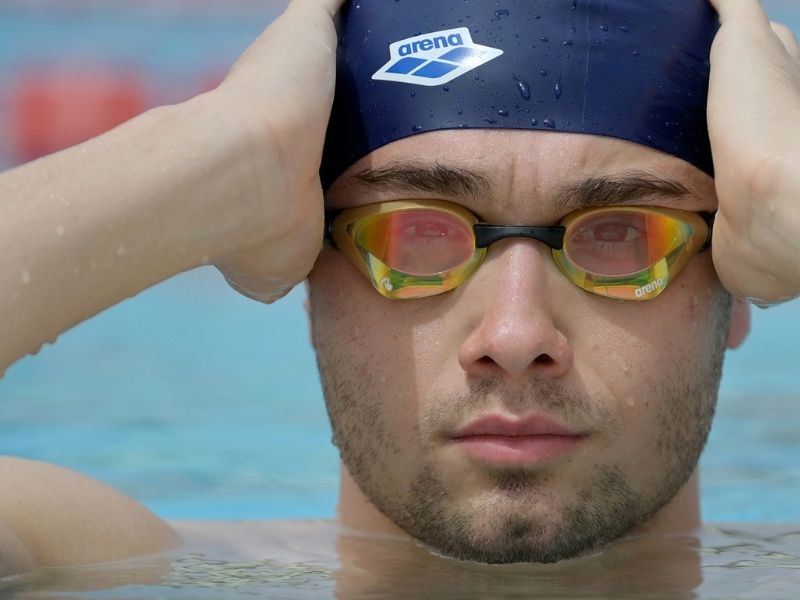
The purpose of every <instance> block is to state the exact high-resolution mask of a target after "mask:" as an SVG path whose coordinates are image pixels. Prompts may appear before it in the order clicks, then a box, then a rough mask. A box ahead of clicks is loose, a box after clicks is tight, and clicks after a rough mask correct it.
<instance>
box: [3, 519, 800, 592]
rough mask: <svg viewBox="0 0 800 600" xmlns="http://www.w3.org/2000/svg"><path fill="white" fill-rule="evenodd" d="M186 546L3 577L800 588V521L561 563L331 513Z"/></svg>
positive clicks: (183, 588) (453, 587) (51, 586)
mask: <svg viewBox="0 0 800 600" xmlns="http://www.w3.org/2000/svg"><path fill="white" fill-rule="evenodd" d="M182 530H183V535H184V536H185V538H186V540H187V546H186V547H184V548H182V549H181V550H180V551H178V552H174V553H171V554H165V555H162V556H158V557H149V558H144V559H138V560H131V561H126V562H121V563H116V564H111V565H95V566H87V567H80V568H70V569H47V570H44V571H41V572H39V573H36V574H34V575H28V576H25V577H21V578H10V579H7V580H6V581H5V582H3V581H2V580H0V595H2V597H3V598H8V599H9V600H12V599H13V600H33V599H40V598H41V599H43V600H45V599H54V598H60V599H64V600H68V599H72V598H82V599H93V598H97V599H101V598H102V599H105V598H115V599H130V600H133V599H138V598H159V599H165V600H166V599H173V598H174V599H182V598H187V599H188V598H191V599H198V600H199V599H204V598H252V597H260V598H269V599H271V600H277V599H290V598H310V599H314V600H325V599H328V598H336V599H348V600H361V599H364V600H366V599H369V600H379V599H384V598H385V599H389V598H391V599H395V598H411V599H415V598H418V599H420V600H422V599H425V600H429V599H432V598H435V599H437V600H439V599H442V600H447V599H450V598H453V599H463V600H468V599H472V598H475V599H486V598H549V599H560V598H563V599H569V600H574V599H578V598H594V599H600V598H603V599H608V600H618V599H625V598H630V599H637V600H645V599H648V598H653V599H656V598H657V599H660V600H663V599H670V598H675V599H678V598H681V599H683V598H715V599H717V598H718V599H728V598H752V599H758V600H787V599H789V598H796V597H797V590H798V589H800V587H799V586H800V527H797V528H793V529H792V528H785V527H782V526H776V525H773V526H757V527H756V526H753V525H741V524H736V525H725V526H723V525H717V526H706V527H704V528H703V529H702V530H700V531H697V532H695V533H694V534H691V535H671V536H649V537H648V536H642V537H638V538H630V539H626V540H623V541H620V542H618V543H616V544H614V545H613V546H611V547H609V548H607V549H606V550H605V551H604V552H603V553H602V554H597V555H593V556H588V557H585V558H581V559H576V560H573V561H565V562H561V563H558V564H555V565H526V564H517V565H482V564H477V563H468V562H460V561H456V560H452V559H449V558H444V557H441V556H437V555H434V554H432V553H430V552H429V551H428V550H427V549H425V548H424V547H422V546H420V545H419V544H416V543H414V542H411V541H408V540H404V539H393V538H389V537H387V538H378V537H365V536H360V535H356V534H354V533H353V532H348V531H344V530H342V529H341V528H339V527H338V526H337V525H336V524H335V523H333V522H329V521H302V522H290V521H284V522H275V523H269V522H259V523H183V524H182Z"/></svg>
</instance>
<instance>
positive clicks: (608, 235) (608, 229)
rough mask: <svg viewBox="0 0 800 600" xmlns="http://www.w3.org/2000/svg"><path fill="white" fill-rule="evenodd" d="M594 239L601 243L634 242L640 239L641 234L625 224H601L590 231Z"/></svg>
mask: <svg viewBox="0 0 800 600" xmlns="http://www.w3.org/2000/svg"><path fill="white" fill-rule="evenodd" d="M592 233H593V234H594V239H596V240H598V241H602V242H634V241H636V240H638V239H640V238H641V237H642V234H641V232H640V231H639V230H638V229H637V228H635V227H631V226H630V225H628V224H627V223H602V224H599V225H597V226H595V227H594V228H593V230H592Z"/></svg>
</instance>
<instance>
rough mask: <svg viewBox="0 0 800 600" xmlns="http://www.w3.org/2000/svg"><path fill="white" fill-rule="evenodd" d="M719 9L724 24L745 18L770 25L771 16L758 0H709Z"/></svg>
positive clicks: (758, 23) (755, 22) (752, 21)
mask: <svg viewBox="0 0 800 600" xmlns="http://www.w3.org/2000/svg"><path fill="white" fill-rule="evenodd" d="M709 1H710V2H711V5H712V6H713V7H714V8H715V9H717V12H718V13H719V18H720V21H722V24H723V25H724V24H725V23H728V22H731V21H737V20H740V19H742V20H745V21H749V22H750V23H752V24H756V25H763V26H766V27H768V26H769V17H767V13H765V12H764V9H763V8H762V6H761V3H760V2H759V1H758V0H709Z"/></svg>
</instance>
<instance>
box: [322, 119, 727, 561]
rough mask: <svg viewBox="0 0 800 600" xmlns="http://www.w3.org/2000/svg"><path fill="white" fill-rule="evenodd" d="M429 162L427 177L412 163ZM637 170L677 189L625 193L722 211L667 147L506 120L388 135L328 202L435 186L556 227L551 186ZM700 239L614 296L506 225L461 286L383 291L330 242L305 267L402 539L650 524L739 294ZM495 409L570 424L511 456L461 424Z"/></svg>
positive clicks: (542, 551)
mask: <svg viewBox="0 0 800 600" xmlns="http://www.w3.org/2000/svg"><path fill="white" fill-rule="evenodd" d="M434 165H438V167H439V171H438V172H439V173H440V175H441V176H440V177H439V178H438V181H432V180H431V178H430V177H427V178H426V177H424V176H422V175H419V176H417V175H415V168H417V167H420V166H421V167H428V171H430V169H429V168H430V167H431V166H434ZM387 169H389V170H390V171H387ZM366 170H369V171H371V174H370V173H366ZM424 170H425V169H423V170H422V171H424ZM451 171H452V172H455V171H457V172H459V173H461V174H462V175H463V174H464V172H469V173H472V174H473V175H475V176H476V181H480V182H481V185H482V186H483V188H482V189H481V191H480V194H472V193H470V192H471V191H475V190H471V189H470V187H471V186H470V185H466V186H465V185H462V184H463V181H462V182H461V183H462V184H459V183H458V181H454V180H453V178H452V177H449V176H444V175H442V173H450V172H451ZM357 173H361V174H362V175H361V176H359V177H356V176H355V175H356V174H357ZM376 173H377V175H376ZM632 175H634V176H635V177H636V178H639V179H642V178H643V176H645V177H644V178H660V179H664V180H670V181H673V182H676V183H678V184H680V186H683V187H685V188H686V189H687V190H688V191H689V193H688V194H682V193H675V194H671V193H667V192H661V193H647V194H644V195H643V196H642V198H641V199H640V200H637V201H636V204H640V205H650V206H667V207H673V208H680V209H684V210H688V211H713V210H714V209H715V206H716V200H715V196H714V189H713V182H712V181H711V179H710V178H708V177H707V176H705V175H703V174H701V173H700V172H699V171H697V170H696V169H694V168H693V167H691V166H689V165H687V164H685V163H683V162H682V161H679V160H677V159H675V158H672V157H670V156H667V155H664V154H661V153H658V152H656V151H653V150H649V149H647V148H643V147H639V146H637V145H634V144H631V143H628V142H623V141H619V140H614V139H607V138H600V137H591V136H582V135H575V134H559V133H552V132H518V131H446V132H436V133H430V134H425V135H420V136H415V137H412V138H408V139H405V140H402V141H399V142H395V143H393V144H391V145H389V146H386V147H384V148H381V149H379V150H377V151H375V152H374V153H373V154H371V155H370V156H368V157H367V158H365V159H364V160H362V161H360V162H359V163H358V164H356V165H355V166H354V167H353V168H351V169H350V170H349V171H348V173H346V174H345V176H344V177H342V178H341V179H340V180H339V181H338V182H337V184H336V185H335V186H333V188H332V189H331V190H330V193H329V195H328V198H327V205H328V208H347V207H353V206H360V205H364V204H370V203H374V202H381V201H388V200H399V199H408V198H440V199H444V200H448V201H450V202H455V203H458V204H461V205H463V206H465V207H466V208H468V209H470V210H471V211H473V212H474V213H476V214H477V215H479V216H480V217H481V219H482V220H484V221H486V222H489V223H496V224H504V225H514V224H525V225H548V224H555V223H557V222H558V221H559V220H561V218H562V217H563V216H564V214H565V212H564V211H565V210H569V208H568V207H566V206H565V205H564V203H563V201H561V202H559V201H557V200H556V199H557V198H562V197H563V191H564V190H565V189H567V188H575V187H576V186H577V187H579V188H580V187H582V188H583V189H584V190H585V188H586V187H587V186H586V185H585V182H586V181H587V180H590V179H591V180H592V184H591V185H600V184H597V182H598V181H599V179H598V178H602V177H605V178H608V179H610V180H624V179H626V178H630V177H631V176H632ZM434 179H435V178H434ZM457 179H458V178H456V180H457ZM680 186H678V188H679V187H680ZM473 187H474V186H473ZM478 187H481V186H478ZM605 187H606V188H608V185H606V186H605ZM666 187H669V186H666ZM415 188H417V189H415ZM420 188H421V189H420ZM442 188H445V189H442ZM676 189H677V188H676ZM600 191H603V190H601V189H600V188H598V193H599V192H600ZM605 191H608V189H606V190H605ZM629 193H633V192H630V191H629ZM621 200H622V199H621ZM710 254H711V253H710V252H703V253H701V254H699V255H697V256H696V257H694V258H693V259H692V260H691V261H690V263H689V264H688V266H687V267H686V268H685V269H684V270H683V271H682V272H681V273H680V275H679V276H678V277H677V279H675V280H674V281H673V282H672V283H671V284H670V286H669V288H668V289H667V290H666V291H665V292H664V293H662V294H661V295H660V296H659V297H657V298H656V299H655V300H651V301H649V302H623V301H617V300H611V299H607V298H603V297H600V296H596V295H592V294H589V293H587V292H585V291H583V290H581V289H579V288H577V287H575V286H574V285H573V284H572V283H570V282H569V281H568V280H567V279H566V278H565V277H564V276H563V275H562V274H561V273H560V272H559V271H558V269H557V268H556V266H555V264H554V263H553V260H552V258H551V254H550V250H549V249H548V248H547V247H546V246H545V245H543V244H541V243H539V242H536V241H533V240H529V239H509V240H504V241H501V242H498V243H496V244H494V245H493V246H492V247H491V248H490V250H489V253H488V256H487V259H486V260H485V262H484V263H483V265H482V266H481V267H480V268H479V269H478V271H477V272H476V273H475V274H474V275H473V276H472V278H471V279H469V280H468V281H467V282H466V283H464V284H463V285H462V286H461V287H459V288H458V289H456V290H454V291H452V292H448V293H446V294H442V295H439V296H433V297H429V298H425V299H417V300H387V299H385V298H383V297H382V296H380V295H379V294H378V293H377V292H376V291H375V290H374V289H373V288H372V286H371V284H370V283H369V282H368V281H367V279H366V278H365V277H364V276H363V275H362V274H361V273H359V272H358V271H357V269H356V268H355V267H354V266H353V265H352V264H351V263H350V262H349V261H348V260H347V259H346V258H345V256H344V255H343V254H342V253H341V252H339V251H337V250H335V249H332V248H326V249H325V250H324V251H323V253H322V255H321V256H320V258H319V261H318V263H317V266H316V268H315V270H314V271H313V273H312V274H311V276H310V305H311V319H312V334H313V340H314V345H315V347H316V350H317V356H318V361H319V366H320V371H321V374H322V381H323V386H324V390H325V398H326V402H327V405H328V411H329V413H330V417H331V421H332V426H333V430H334V435H335V442H336V444H337V445H338V447H339V449H340V451H341V455H342V459H343V461H344V463H345V465H346V466H347V468H348V470H349V472H350V474H351V475H352V476H353V478H354V480H355V481H356V482H357V483H358V485H359V487H360V488H361V490H362V491H363V492H364V494H365V495H366V496H367V497H368V498H369V499H370V501H371V502H372V503H373V504H374V505H375V506H376V507H377V508H378V509H379V510H380V511H382V512H383V513H384V514H385V515H386V516H387V517H389V518H390V519H391V520H392V521H394V522H395V523H396V524H398V525H399V526H400V527H402V528H403V529H405V530H406V531H407V532H408V533H409V534H411V535H412V536H414V537H415V538H417V539H419V540H421V541H423V542H425V543H427V544H428V545H430V546H432V547H433V548H434V549H436V550H438V551H440V552H442V553H444V554H447V555H451V556H455V557H458V558H463V559H468V560H476V561H481V562H519V561H534V562H551V561H556V560H560V559H564V558H570V557H574V556H578V555H580V554H583V553H586V552H587V551H590V550H591V549H593V548H596V547H599V546H602V545H603V544H605V543H607V542H609V541H612V540H614V539H616V538H618V537H619V536H620V535H622V534H623V533H625V532H626V531H628V530H629V529H631V528H632V527H634V526H636V525H638V524H640V523H643V522H644V521H646V520H647V519H648V518H650V517H651V516H652V515H653V514H655V513H656V512H657V511H658V509H660V508H661V507H662V506H664V505H665V504H666V503H667V502H669V500H670V499H672V497H673V496H674V495H675V494H676V492H677V491H678V490H679V489H680V488H681V486H683V484H684V483H685V482H686V481H687V479H688V478H689V476H690V475H691V474H692V472H693V471H694V468H695V466H696V463H697V459H698V457H699V454H700V452H701V450H702V448H703V445H704V443H705V440H706V436H707V434H708V431H709V428H710V425H711V420H712V416H713V412H714V406H715V399H716V393H717V387H718V383H719V377H720V369H721V364H722V358H723V354H724V346H725V340H726V335H727V331H728V325H729V320H730V306H731V303H730V299H729V296H728V295H727V294H726V293H725V292H724V291H723V290H722V288H721V286H720V285H719V282H718V280H717V279H716V276H715V274H714V270H713V266H712V262H711V256H710ZM487 416H494V417H497V418H499V419H501V420H504V421H506V422H516V421H520V420H526V419H527V420H529V421H530V422H533V423H547V422H548V420H550V421H555V422H556V423H558V424H559V425H560V426H561V427H563V428H566V430H567V431H568V432H569V433H570V434H573V435H571V436H568V438H567V443H566V444H565V445H564V446H563V447H557V444H551V445H552V446H553V448H554V450H553V452H544V453H541V454H540V455H537V456H536V458H535V459H530V460H525V459H523V460H518V459H513V458H512V460H508V461H504V460H501V459H499V458H498V457H497V456H496V455H494V454H492V453H491V452H490V453H489V454H488V455H487V454H486V453H481V452H478V453H476V452H473V451H470V450H469V448H468V446H469V444H464V443H461V442H462V441H463V439H462V438H459V435H460V432H463V430H464V428H465V427H466V426H469V425H471V424H474V423H475V422H476V420H478V419H481V418H483V417H487ZM541 439H544V438H541ZM541 439H540V441H541ZM551 442H552V438H551V439H550V442H547V443H551ZM534 443H535V442H534ZM543 447H544V446H543ZM534 454H535V452H534ZM512 455H513V453H512Z"/></svg>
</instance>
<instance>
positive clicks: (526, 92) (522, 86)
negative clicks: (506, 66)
mask: <svg viewBox="0 0 800 600" xmlns="http://www.w3.org/2000/svg"><path fill="white" fill-rule="evenodd" d="M517 89H518V90H519V93H520V95H521V96H522V97H523V98H525V100H530V99H531V86H530V85H528V83H527V82H526V81H522V80H521V79H517Z"/></svg>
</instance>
